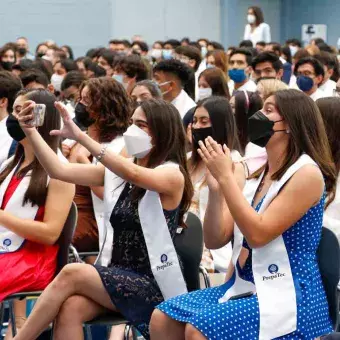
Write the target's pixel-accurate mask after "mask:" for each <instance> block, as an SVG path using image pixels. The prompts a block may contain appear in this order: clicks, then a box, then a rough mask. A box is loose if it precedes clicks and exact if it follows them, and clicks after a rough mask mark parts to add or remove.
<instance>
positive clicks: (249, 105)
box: [234, 91, 263, 153]
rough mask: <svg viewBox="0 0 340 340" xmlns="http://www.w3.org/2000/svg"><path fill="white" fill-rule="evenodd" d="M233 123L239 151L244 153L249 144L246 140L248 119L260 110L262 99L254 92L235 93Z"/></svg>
mask: <svg viewBox="0 0 340 340" xmlns="http://www.w3.org/2000/svg"><path fill="white" fill-rule="evenodd" d="M234 98H235V121H236V126H237V132H238V138H239V141H240V147H241V151H242V152H243V153H244V151H245V149H246V146H247V144H248V142H249V139H248V118H249V117H251V116H252V115H253V114H254V113H255V112H257V111H259V110H261V108H262V104H263V103H262V99H261V97H260V96H259V95H258V94H257V93H255V92H249V91H247V92H245V91H237V92H236V94H235V96H234Z"/></svg>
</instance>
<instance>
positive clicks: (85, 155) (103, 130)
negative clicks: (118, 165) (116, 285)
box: [67, 77, 131, 252]
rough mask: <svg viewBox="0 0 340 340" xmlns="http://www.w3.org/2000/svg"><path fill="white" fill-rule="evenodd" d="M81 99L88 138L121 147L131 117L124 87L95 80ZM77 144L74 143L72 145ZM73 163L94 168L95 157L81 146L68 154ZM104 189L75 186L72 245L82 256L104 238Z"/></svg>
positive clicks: (80, 117)
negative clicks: (76, 215) (75, 222)
mask: <svg viewBox="0 0 340 340" xmlns="http://www.w3.org/2000/svg"><path fill="white" fill-rule="evenodd" d="M79 91H80V98H79V101H78V103H77V105H76V107H75V118H76V120H77V122H78V123H79V124H80V125H81V126H83V127H84V128H86V129H87V134H88V135H89V136H90V137H91V138H92V139H94V140H95V141H97V142H98V143H101V144H102V145H110V146H111V147H112V146H114V145H116V144H117V143H118V146H119V145H121V142H122V140H121V138H120V140H119V137H120V136H121V135H122V134H123V133H124V132H125V131H126V129H127V128H128V125H129V120H130V116H131V105H130V100H129V98H128V96H127V95H126V94H125V91H124V89H123V87H122V86H121V85H120V84H119V83H118V82H116V81H115V80H113V79H111V78H107V77H102V78H94V79H90V80H88V81H85V82H83V84H82V85H81V86H80V89H79ZM73 144H74V143H73ZM67 158H68V161H69V162H71V163H79V164H91V163H92V162H93V161H95V160H93V157H92V156H91V154H90V152H89V151H88V150H87V149H86V148H84V147H83V146H82V145H81V144H79V143H76V144H74V145H73V147H72V148H71V149H70V151H69V155H68V157H67ZM103 194H104V188H103V187H102V186H101V187H88V186H83V185H77V186H76V195H75V199H74V201H75V203H76V204H77V208H78V224H77V228H76V231H75V234H74V237H73V240H72V244H73V245H74V246H75V247H76V249H77V250H78V251H79V252H89V251H98V247H99V244H98V235H99V238H100V241H101V242H102V239H103V237H104V226H103V218H102V217H101V216H102V214H103V211H104V206H103Z"/></svg>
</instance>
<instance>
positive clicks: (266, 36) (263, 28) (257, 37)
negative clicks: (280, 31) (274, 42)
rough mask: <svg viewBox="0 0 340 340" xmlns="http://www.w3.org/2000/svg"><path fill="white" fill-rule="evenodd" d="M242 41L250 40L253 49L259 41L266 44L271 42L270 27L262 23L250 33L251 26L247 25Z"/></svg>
mask: <svg viewBox="0 0 340 340" xmlns="http://www.w3.org/2000/svg"><path fill="white" fill-rule="evenodd" d="M244 40H251V41H252V42H253V45H254V47H255V45H256V43H257V42H259V41H264V42H266V43H269V42H271V36H270V26H269V25H268V24H266V23H264V22H263V23H262V24H260V25H259V26H257V27H255V29H254V31H253V32H252V31H251V26H250V25H249V24H247V25H246V28H245V30H244Z"/></svg>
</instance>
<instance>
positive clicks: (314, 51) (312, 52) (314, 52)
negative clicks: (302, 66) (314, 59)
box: [305, 45, 320, 56]
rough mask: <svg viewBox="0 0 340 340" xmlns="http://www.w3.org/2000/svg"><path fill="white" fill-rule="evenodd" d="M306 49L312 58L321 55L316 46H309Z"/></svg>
mask: <svg viewBox="0 0 340 340" xmlns="http://www.w3.org/2000/svg"><path fill="white" fill-rule="evenodd" d="M305 49H306V51H307V52H308V53H309V54H310V55H311V56H315V55H317V54H320V49H319V47H318V46H316V45H307V46H306V47H305Z"/></svg>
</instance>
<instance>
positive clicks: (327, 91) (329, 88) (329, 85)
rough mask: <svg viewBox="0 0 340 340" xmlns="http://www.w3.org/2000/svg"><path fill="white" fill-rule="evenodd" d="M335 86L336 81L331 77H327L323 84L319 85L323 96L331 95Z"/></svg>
mask: <svg viewBox="0 0 340 340" xmlns="http://www.w3.org/2000/svg"><path fill="white" fill-rule="evenodd" d="M335 88H336V82H335V81H334V80H332V79H328V80H327V81H326V82H325V83H324V84H322V85H321V86H319V89H320V90H321V91H323V93H324V95H325V97H333V96H334V90H335Z"/></svg>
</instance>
